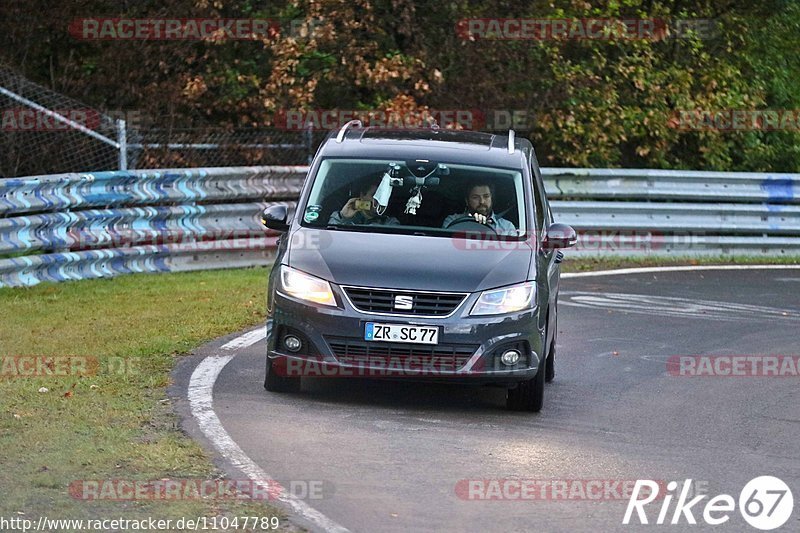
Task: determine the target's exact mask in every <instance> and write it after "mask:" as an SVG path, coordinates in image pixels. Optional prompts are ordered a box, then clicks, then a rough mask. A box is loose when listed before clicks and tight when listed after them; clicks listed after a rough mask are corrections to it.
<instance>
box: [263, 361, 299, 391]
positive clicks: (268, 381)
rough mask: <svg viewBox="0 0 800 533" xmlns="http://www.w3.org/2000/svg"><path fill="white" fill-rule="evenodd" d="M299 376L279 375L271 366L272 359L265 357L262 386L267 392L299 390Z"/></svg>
mask: <svg viewBox="0 0 800 533" xmlns="http://www.w3.org/2000/svg"><path fill="white" fill-rule="evenodd" d="M300 379H301V378H299V377H298V378H287V377H284V376H279V375H278V374H276V373H275V370H274V369H273V367H272V360H271V359H270V358H269V357H267V369H266V376H265V377H264V388H265V389H267V390H268V391H269V392H299V391H300Z"/></svg>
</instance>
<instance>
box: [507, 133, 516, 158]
mask: <svg viewBox="0 0 800 533" xmlns="http://www.w3.org/2000/svg"><path fill="white" fill-rule="evenodd" d="M515 135H516V133H514V130H508V153H509V154H513V153H514V136H515Z"/></svg>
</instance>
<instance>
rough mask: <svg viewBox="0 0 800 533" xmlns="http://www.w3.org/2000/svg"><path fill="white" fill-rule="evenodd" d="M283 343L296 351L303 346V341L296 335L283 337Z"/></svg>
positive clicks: (291, 350) (290, 349) (292, 350)
mask: <svg viewBox="0 0 800 533" xmlns="http://www.w3.org/2000/svg"><path fill="white" fill-rule="evenodd" d="M283 345H284V346H286V349H287V350H289V351H290V352H296V351H297V350H299V349H300V348H301V347H302V346H303V342H302V341H301V340H300V339H298V338H297V337H295V336H294V335H286V336H285V337H284V338H283Z"/></svg>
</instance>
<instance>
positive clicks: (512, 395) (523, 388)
mask: <svg viewBox="0 0 800 533" xmlns="http://www.w3.org/2000/svg"><path fill="white" fill-rule="evenodd" d="M546 374H547V358H545V359H543V360H542V368H539V371H538V372H536V376H535V377H534V378H533V379H530V380H528V381H522V382H520V383H519V384H518V385H517V388H515V389H509V390H508V392H507V393H506V408H508V409H509V410H510V411H530V412H532V413H538V412H539V411H541V410H542V407H543V406H544V382H545V377H546Z"/></svg>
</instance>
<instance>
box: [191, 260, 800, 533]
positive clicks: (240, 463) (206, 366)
mask: <svg viewBox="0 0 800 533" xmlns="http://www.w3.org/2000/svg"><path fill="white" fill-rule="evenodd" d="M763 269H800V265H719V266H714V265H698V266H667V267H643V268H620V269H617V270H599V271H595V272H571V273H570V272H567V273H564V274H561V277H562V278H585V277H592V276H618V275H623V274H647V273H653V272H681V271H692V270H763ZM264 337H266V328H258V329H255V330H252V331H248V332H247V333H245V334H243V335H240V336H239V337H236V338H235V339H233V340H231V341H228V342H227V343H225V344H223V345H222V346H221V348H222V349H223V350H226V351H232V350H236V349H240V348H246V347H248V346H252V345H253V344H255V343H257V342H258V341H260V340H261V339H263V338H264ZM234 357H236V354H235V353H234V354H231V355H218V356H209V357H206V358H205V359H203V360H202V361H201V362H200V364H199V365H197V368H195V369H194V372H192V377H191V379H190V380H189V393H188V397H189V405H190V407H191V412H192V416H193V417H194V418H195V420H197V424H198V426H199V427H200V430H201V431H202V432H203V434H204V435H205V436H206V437H207V438H208V440H210V441H211V443H212V444H213V445H214V447H215V448H216V449H217V451H218V452H219V453H220V454H222V456H223V457H225V458H226V459H228V460H229V461H230V462H231V463H232V464H233V465H234V466H235V467H237V468H238V469H240V470H241V471H242V472H244V473H245V474H246V475H247V476H248V477H249V478H250V479H251V480H253V481H255V482H256V483H260V482H264V483H265V484H267V485H266V486H265V488H266V489H267V490H269V485H268V484H269V483H270V482H272V483H274V480H272V477H271V476H269V475H268V474H267V473H266V472H264V470H262V469H261V467H260V466H258V465H257V464H256V463H255V462H254V461H253V460H252V459H250V457H248V456H247V454H246V453H244V451H243V450H242V449H241V448H240V447H239V445H238V444H236V442H235V441H234V440H233V439H232V438H231V436H230V435H229V434H228V432H227V431H225V428H224V427H222V422H220V420H219V418H218V417H217V414H216V413H215V412H214V406H213V401H214V398H213V393H214V383H215V382H216V381H217V377H218V376H219V374H220V372H222V369H223V368H225V365H227V364H228V363H229V362H231V360H233V358H234ZM272 486H274V485H272ZM278 499H279V500H280V501H281V502H283V503H285V504H286V505H288V506H289V508H291V509H292V511H294V512H295V513H296V514H297V515H299V516H300V517H302V518H304V519H306V520H308V521H309V522H311V523H312V524H314V525H316V526H318V527H319V528H321V529H322V530H324V531H328V532H336V533H348V532H349V530H348V529H346V528H345V527H343V526H341V525H339V524H337V523H336V522H334V521H333V520H331V519H330V518H328V517H327V516H325V515H324V514H322V513H320V512H319V511H317V510H316V509H314V508H313V507H311V506H310V505H308V504H306V503H305V502H304V501H302V500H299V499H297V498H296V497H294V496H293V495H291V494H283V493H282V494H281V495H280V497H279V498H278Z"/></svg>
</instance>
